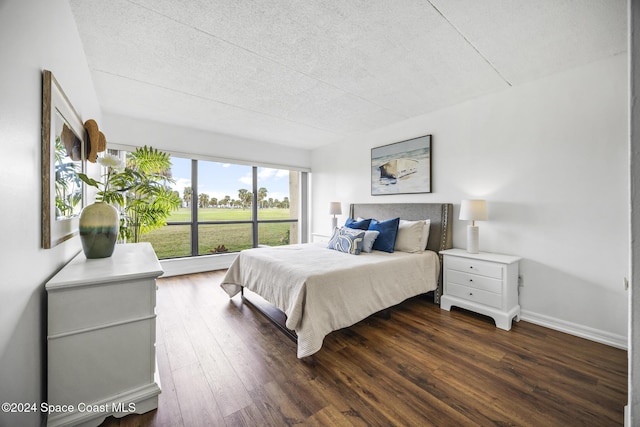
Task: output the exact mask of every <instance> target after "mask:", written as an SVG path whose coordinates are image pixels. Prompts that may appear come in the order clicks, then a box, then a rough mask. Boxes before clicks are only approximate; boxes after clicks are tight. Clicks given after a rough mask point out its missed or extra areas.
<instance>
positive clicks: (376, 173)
mask: <svg viewBox="0 0 640 427" xmlns="http://www.w3.org/2000/svg"><path fill="white" fill-rule="evenodd" d="M412 193H431V135H425V136H421V137H418V138H413V139H409V140H406V141H400V142H396V143H393V144H389V145H383V146H381V147H375V148H372V149H371V195H372V196H380V195H384V194H412Z"/></svg>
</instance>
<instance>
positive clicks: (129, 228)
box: [78, 145, 182, 243]
mask: <svg viewBox="0 0 640 427" xmlns="http://www.w3.org/2000/svg"><path fill="white" fill-rule="evenodd" d="M118 161H119V158H118V157H117V156H112V155H110V154H105V155H104V156H103V157H102V158H99V159H98V162H99V163H100V164H102V165H103V166H105V167H106V169H107V173H106V181H105V184H104V185H103V188H102V189H100V185H101V183H100V182H98V181H96V180H94V179H92V178H89V177H87V176H86V175H84V174H78V176H80V179H82V180H83V181H84V182H86V183H87V184H88V185H91V186H93V187H96V188H98V189H99V191H98V193H97V197H96V200H97V201H99V202H105V203H108V204H111V205H115V206H116V207H117V208H118V210H119V211H120V230H119V238H120V241H122V242H133V243H137V242H139V240H140V236H141V235H142V234H144V233H148V232H150V231H152V230H155V229H158V228H160V227H162V226H164V225H166V219H167V217H168V216H169V215H170V214H171V212H172V211H174V210H176V209H178V208H179V207H180V206H181V204H182V200H181V199H180V197H179V196H178V194H177V193H176V192H175V191H173V190H172V189H171V187H170V186H169V184H170V183H173V182H174V181H173V179H172V178H171V176H170V170H171V156H170V155H169V154H167V153H164V152H162V151H158V150H157V149H154V148H152V147H147V146H146V145H145V146H144V147H141V148H137V149H136V150H135V151H133V152H131V153H129V154H128V155H127V159H126V165H124V167H121V166H122V165H120V164H118V163H117V162H118Z"/></svg>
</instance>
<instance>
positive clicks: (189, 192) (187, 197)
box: [182, 187, 193, 207]
mask: <svg viewBox="0 0 640 427" xmlns="http://www.w3.org/2000/svg"><path fill="white" fill-rule="evenodd" d="M192 195H193V190H192V189H191V187H184V190H183V191H182V198H183V199H184V202H185V203H186V205H187V207H189V206H190V205H191V196H192Z"/></svg>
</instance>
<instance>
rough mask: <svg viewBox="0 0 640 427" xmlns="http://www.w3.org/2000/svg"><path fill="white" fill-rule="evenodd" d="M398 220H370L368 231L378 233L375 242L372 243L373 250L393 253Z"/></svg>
mask: <svg viewBox="0 0 640 427" xmlns="http://www.w3.org/2000/svg"><path fill="white" fill-rule="evenodd" d="M399 224H400V218H394V219H388V220H386V221H382V222H380V221H376V220H375V219H372V220H371V224H370V225H369V230H377V231H379V232H380V234H378V237H377V238H376V241H375V242H373V249H375V250H376V251H383V252H389V253H392V252H393V248H394V247H395V245H396V236H397V235H398V225H399Z"/></svg>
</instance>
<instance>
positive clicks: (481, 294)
mask: <svg viewBox="0 0 640 427" xmlns="http://www.w3.org/2000/svg"><path fill="white" fill-rule="evenodd" d="M446 286H447V289H446V294H447V295H452V296H455V297H458V298H463V299H466V300H467V301H474V302H477V303H479V304H484V305H489V306H491V307H496V308H501V307H502V295H500V294H495V293H493V292H487V291H483V290H480V289H476V288H470V287H468V286H463V285H456V284H455V283H451V282H447V284H446Z"/></svg>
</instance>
